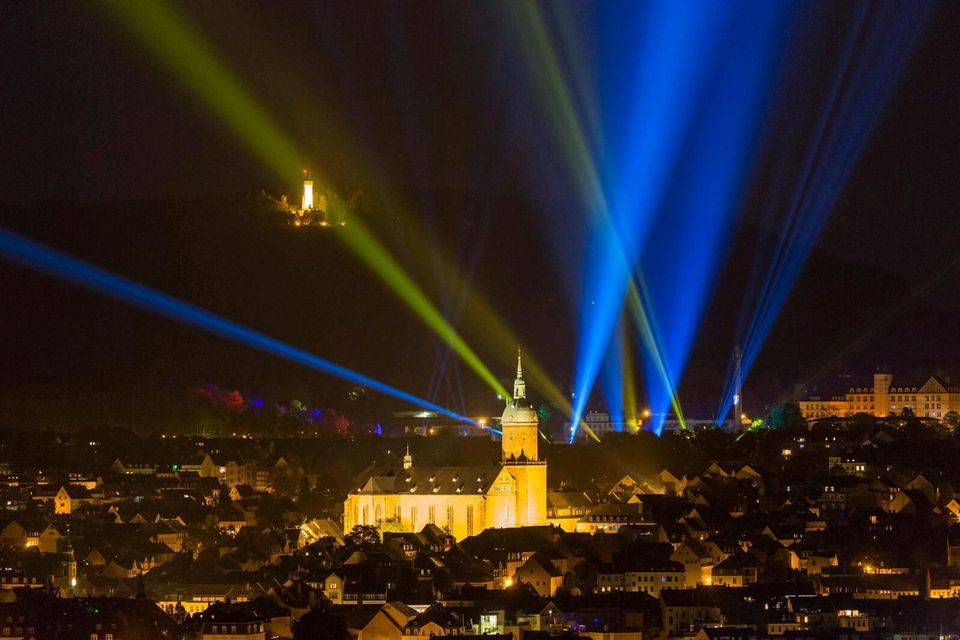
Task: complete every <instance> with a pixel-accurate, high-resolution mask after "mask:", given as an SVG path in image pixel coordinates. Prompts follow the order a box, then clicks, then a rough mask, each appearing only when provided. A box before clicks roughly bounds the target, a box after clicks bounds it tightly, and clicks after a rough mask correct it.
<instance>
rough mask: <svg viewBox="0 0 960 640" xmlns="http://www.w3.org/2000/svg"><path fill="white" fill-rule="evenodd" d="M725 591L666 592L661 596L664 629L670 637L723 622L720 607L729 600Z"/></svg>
mask: <svg viewBox="0 0 960 640" xmlns="http://www.w3.org/2000/svg"><path fill="white" fill-rule="evenodd" d="M728 594H729V590H728V589H727V588H725V587H697V588H696V589H665V590H663V591H661V592H660V610H661V616H662V618H663V628H664V630H665V631H666V632H667V633H670V634H679V633H680V632H696V631H697V630H699V629H700V628H702V627H705V626H716V625H720V624H722V622H723V616H722V613H721V609H720V605H721V604H722V603H723V602H725V601H727V600H728V599H729V595H728Z"/></svg>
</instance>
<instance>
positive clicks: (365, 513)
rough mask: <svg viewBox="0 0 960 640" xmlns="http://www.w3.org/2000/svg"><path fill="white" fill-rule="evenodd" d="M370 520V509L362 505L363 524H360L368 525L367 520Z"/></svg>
mask: <svg viewBox="0 0 960 640" xmlns="http://www.w3.org/2000/svg"><path fill="white" fill-rule="evenodd" d="M369 518H370V507H368V506H366V505H364V507H363V522H361V523H360V524H370V523H369V522H368V519H369Z"/></svg>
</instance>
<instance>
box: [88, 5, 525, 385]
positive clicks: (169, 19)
mask: <svg viewBox="0 0 960 640" xmlns="http://www.w3.org/2000/svg"><path fill="white" fill-rule="evenodd" d="M103 2H104V4H105V6H106V7H107V8H108V9H109V10H110V11H111V12H112V13H113V15H115V16H116V17H117V18H118V19H119V20H120V21H121V23H122V24H123V25H124V26H125V27H126V28H127V29H129V30H130V31H131V32H132V33H134V34H135V35H137V36H138V37H139V39H140V41H141V42H142V43H143V44H144V46H146V47H147V48H148V49H149V50H150V51H151V52H152V53H153V54H154V55H155V56H156V57H157V58H158V59H159V60H161V61H162V62H163V63H165V64H166V65H167V67H168V68H169V69H170V70H171V71H173V72H174V74H175V75H176V76H177V78H178V79H180V80H181V81H182V82H183V83H184V84H185V85H186V87H187V88H188V89H190V90H191V91H192V92H193V93H194V95H196V96H197V97H198V98H200V99H201V101H203V102H204V104H206V105H207V107H208V108H209V109H210V110H211V111H212V112H213V113H215V114H217V115H218V116H219V117H220V120H221V122H222V123H223V124H224V125H225V126H227V128H229V129H230V130H231V131H233V132H234V133H235V134H237V136H238V138H239V139H240V140H242V141H243V142H244V143H245V144H246V145H247V147H248V148H249V149H250V150H251V151H252V152H253V153H254V154H255V155H256V156H257V157H259V158H260V159H261V160H262V161H263V162H264V163H265V165H266V166H268V167H269V168H270V169H271V170H273V171H274V172H275V173H276V174H277V175H278V176H279V177H281V178H283V179H287V178H289V176H291V175H295V174H297V173H299V171H300V167H302V166H304V165H305V164H308V163H307V162H305V158H306V155H305V154H303V153H301V152H300V150H299V149H298V148H297V145H296V144H294V143H293V141H292V140H291V139H290V138H289V137H288V136H287V135H286V134H285V133H284V132H283V130H282V129H281V128H280V127H279V126H278V125H277V123H276V122H275V121H274V120H273V118H271V117H270V115H269V114H268V113H267V111H266V110H265V109H263V108H262V107H261V106H260V104H259V103H258V102H257V100H256V99H255V97H254V96H253V95H252V94H251V93H250V92H248V91H247V90H246V89H244V88H243V86H242V85H241V83H240V82H239V81H238V80H237V78H236V77H235V76H234V75H233V74H232V73H231V72H230V71H229V69H228V68H227V67H226V65H224V64H223V63H222V62H221V61H220V60H219V59H218V57H217V55H216V54H215V52H214V51H213V50H212V49H211V48H210V47H209V46H208V45H207V44H206V42H205V41H204V39H203V37H202V36H201V35H200V34H199V33H198V32H197V31H195V30H194V29H192V28H191V26H190V25H189V24H188V23H187V21H185V20H183V19H182V17H181V16H179V15H178V14H177V12H176V10H175V9H174V7H173V6H172V5H171V4H170V3H168V2H165V1H152V2H128V1H125V0H103ZM315 182H316V183H318V186H322V188H323V190H324V191H326V192H327V193H329V194H330V195H331V199H332V200H336V198H335V197H334V196H335V194H336V192H335V190H334V189H332V188H331V186H330V184H329V182H327V181H325V180H323V179H322V178H320V177H319V176H316V177H315ZM336 201H337V202H339V201H338V200H336ZM340 206H341V207H342V206H344V205H343V204H342V202H340ZM351 218H352V219H351V225H350V232H349V233H344V234H343V236H342V237H343V238H344V239H345V240H346V241H347V244H348V246H349V247H350V248H351V249H353V250H354V252H355V253H356V254H357V255H358V256H359V257H360V258H361V259H362V260H363V261H364V262H365V263H366V264H367V266H368V267H369V268H370V269H371V270H372V271H373V272H374V273H376V274H377V275H378V276H380V278H381V279H382V280H383V281H384V283H385V284H387V286H388V287H389V288H390V289H391V290H392V291H393V292H394V294H396V295H397V297H399V298H400V299H401V300H402V301H404V302H406V303H407V304H408V305H409V306H410V308H411V309H412V310H413V311H414V312H416V313H417V314H418V315H419V316H420V318H421V319H422V320H423V321H424V322H425V323H426V324H427V326H429V327H430V328H431V329H432V330H434V331H435V332H436V333H437V335H439V336H440V337H441V338H442V339H443V340H445V341H446V342H447V343H448V344H450V346H451V347H452V348H453V349H454V350H455V351H456V352H457V354H458V355H459V356H460V357H461V358H462V359H463V360H464V362H465V363H466V364H467V365H468V366H469V367H470V368H471V369H473V370H474V371H475V372H476V373H477V374H478V375H479V376H480V377H481V379H483V380H484V381H485V382H486V383H487V384H488V385H490V387H491V388H492V389H493V390H494V391H496V392H497V393H498V394H500V395H502V396H503V397H505V398H509V397H510V394H509V393H508V392H507V390H506V388H504V386H503V385H502V384H500V382H499V381H498V380H497V378H496V377H495V376H494V375H493V374H492V373H491V372H490V370H489V369H488V368H487V367H486V366H485V365H484V364H483V362H482V361H481V360H480V358H479V356H477V354H476V353H475V352H474V351H473V350H472V349H471V348H470V347H469V345H467V344H466V342H465V341H464V340H463V339H462V338H461V337H460V335H459V334H458V333H457V331H456V330H455V329H454V328H453V327H452V326H450V324H449V323H448V322H446V320H445V319H444V317H443V314H442V313H440V311H439V310H437V308H436V307H435V306H434V305H433V304H432V303H431V302H430V301H429V299H428V298H427V296H426V294H424V293H423V291H422V290H421V289H420V287H419V286H417V284H416V283H415V282H414V281H413V280H412V279H411V278H410V277H409V276H407V274H406V273H405V272H404V271H403V269H402V268H401V267H400V265H399V263H398V262H397V261H396V260H395V259H394V258H393V257H392V256H391V255H390V254H389V252H387V251H386V249H385V248H384V247H383V245H382V244H381V243H380V242H379V241H378V240H377V239H376V238H375V237H374V235H373V234H372V233H371V232H370V231H369V230H368V229H367V228H366V227H365V226H364V225H363V224H362V222H361V221H360V220H359V219H358V218H357V217H356V216H352V217H351Z"/></svg>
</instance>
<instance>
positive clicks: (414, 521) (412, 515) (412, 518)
mask: <svg viewBox="0 0 960 640" xmlns="http://www.w3.org/2000/svg"><path fill="white" fill-rule="evenodd" d="M410 528H411V529H413V530H414V531H416V530H417V505H413V506H412V507H410Z"/></svg>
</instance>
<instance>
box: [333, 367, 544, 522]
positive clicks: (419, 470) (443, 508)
mask: <svg viewBox="0 0 960 640" xmlns="http://www.w3.org/2000/svg"><path fill="white" fill-rule="evenodd" d="M526 395H527V394H526V384H525V383H524V381H523V368H522V363H521V360H520V355H519V354H517V379H516V380H515V381H514V384H513V400H508V401H507V406H506V408H505V409H504V410H503V417H502V418H501V428H502V429H503V440H502V459H501V462H500V464H496V465H487V466H469V467H446V466H435V467H433V466H420V465H417V464H414V461H413V457H412V456H411V455H410V451H409V449H408V450H407V455H406V456H404V458H403V466H402V467H370V468H368V469H367V470H366V471H364V473H363V474H361V476H360V478H359V479H358V482H357V484H356V488H355V489H353V491H351V492H350V494H349V495H348V496H347V499H346V501H345V502H344V505H343V526H344V530H345V531H349V530H350V529H352V528H353V527H354V525H358V524H363V525H376V526H378V527H381V528H389V529H392V530H399V531H419V530H420V529H422V528H423V527H424V525H427V524H435V525H437V526H439V527H441V528H443V529H446V530H448V531H449V532H450V533H451V534H452V535H453V536H454V537H456V538H457V540H462V539H463V538H466V537H467V536H472V535H475V534H477V533H480V532H481V531H483V530H484V529H487V528H491V527H520V526H531V525H545V524H547V463H546V461H545V460H541V459H540V457H539V453H538V446H537V445H538V436H539V429H538V425H537V414H536V412H535V411H534V410H533V407H532V406H531V405H530V403H529V402H527V400H526Z"/></svg>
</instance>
